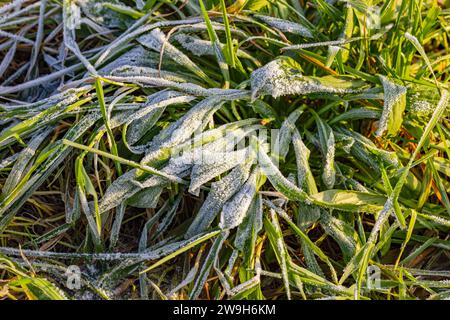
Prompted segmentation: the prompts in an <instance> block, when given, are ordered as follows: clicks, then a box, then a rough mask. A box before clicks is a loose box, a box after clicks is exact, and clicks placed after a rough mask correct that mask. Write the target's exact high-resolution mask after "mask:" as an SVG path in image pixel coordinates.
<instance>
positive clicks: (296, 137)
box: [292, 130, 315, 193]
mask: <svg viewBox="0 0 450 320" xmlns="http://www.w3.org/2000/svg"><path fill="white" fill-rule="evenodd" d="M292 144H293V146H294V151H295V159H296V163H297V183H298V186H299V188H300V189H301V190H305V191H307V192H308V193H311V192H312V190H308V184H307V183H308V182H307V181H308V175H311V169H310V167H309V162H308V161H309V155H310V154H311V151H309V149H308V148H307V147H306V146H305V143H304V142H303V140H302V138H301V136H300V133H299V132H298V130H294V134H293V136H292ZM314 191H315V190H314Z"/></svg>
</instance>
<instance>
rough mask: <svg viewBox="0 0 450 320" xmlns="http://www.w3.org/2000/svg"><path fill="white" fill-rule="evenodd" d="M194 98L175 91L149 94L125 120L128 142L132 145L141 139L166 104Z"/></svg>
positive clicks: (183, 101)
mask: <svg viewBox="0 0 450 320" xmlns="http://www.w3.org/2000/svg"><path fill="white" fill-rule="evenodd" d="M194 98H195V97H193V96H188V95H183V94H180V93H178V92H175V91H160V92H157V93H155V94H153V95H151V96H149V97H148V98H147V101H146V103H145V104H144V105H143V106H142V108H141V109H139V110H138V111H137V112H135V113H133V114H132V115H131V116H129V117H128V119H127V120H126V121H125V122H126V124H128V125H129V130H127V140H128V142H129V143H130V144H132V145H133V144H135V143H136V142H137V141H138V140H139V139H141V138H142V136H143V135H144V134H145V132H146V131H147V130H149V129H150V127H151V126H153V124H154V121H153V120H154V118H155V117H157V118H156V119H155V121H156V120H157V119H158V118H159V116H160V115H161V114H162V112H164V110H165V108H166V107H167V106H169V105H173V104H181V103H188V102H190V101H192V100H193V99H194Z"/></svg>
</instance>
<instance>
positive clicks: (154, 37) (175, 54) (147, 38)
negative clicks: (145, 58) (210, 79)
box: [137, 28, 207, 78]
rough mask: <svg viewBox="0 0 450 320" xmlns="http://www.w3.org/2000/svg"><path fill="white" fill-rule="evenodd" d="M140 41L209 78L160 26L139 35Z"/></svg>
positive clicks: (202, 76)
mask: <svg viewBox="0 0 450 320" xmlns="http://www.w3.org/2000/svg"><path fill="white" fill-rule="evenodd" d="M137 40H138V42H140V43H141V44H142V45H143V46H145V47H147V48H150V49H152V50H154V51H156V52H159V53H161V54H162V51H163V50H164V51H163V52H164V54H166V55H167V56H168V57H169V58H170V59H172V60H173V61H175V62H176V63H178V64H180V65H182V66H184V67H186V68H188V69H190V70H192V71H193V72H195V73H196V74H197V75H199V76H200V77H201V78H207V76H206V74H205V73H204V72H203V71H202V69H200V68H199V67H198V66H197V65H196V64H195V63H194V62H192V60H191V59H189V57H188V56H187V55H185V54H184V53H183V52H181V51H180V50H178V49H177V48H176V47H174V46H173V45H172V44H170V43H169V42H168V41H167V38H166V35H165V34H164V33H163V32H162V31H161V30H160V29H158V28H156V29H153V30H152V31H151V32H150V33H149V34H146V35H143V36H141V37H139V38H138V39H137Z"/></svg>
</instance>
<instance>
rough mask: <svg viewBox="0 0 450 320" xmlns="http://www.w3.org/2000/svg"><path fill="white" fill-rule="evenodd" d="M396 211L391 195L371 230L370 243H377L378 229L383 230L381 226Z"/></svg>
mask: <svg viewBox="0 0 450 320" xmlns="http://www.w3.org/2000/svg"><path fill="white" fill-rule="evenodd" d="M392 213H394V204H393V201H392V199H391V197H389V198H388V199H387V200H386V203H385V204H384V207H383V209H382V210H381V211H380V213H379V215H378V218H377V221H376V222H375V224H374V226H373V228H372V231H371V232H370V236H369V239H368V240H367V242H368V243H375V242H376V241H377V236H378V231H380V230H381V227H382V226H383V225H384V224H385V222H386V221H387V220H388V219H389V216H390V215H391V214H392Z"/></svg>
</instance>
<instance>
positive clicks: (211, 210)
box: [185, 161, 251, 238]
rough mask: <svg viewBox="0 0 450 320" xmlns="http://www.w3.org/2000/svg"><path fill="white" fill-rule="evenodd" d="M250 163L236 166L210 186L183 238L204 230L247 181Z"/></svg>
mask: <svg viewBox="0 0 450 320" xmlns="http://www.w3.org/2000/svg"><path fill="white" fill-rule="evenodd" d="M250 166H251V162H250V161H249V162H247V163H246V164H244V165H240V166H237V167H236V168H234V169H233V170H231V172H230V173H229V174H228V175H226V176H225V177H223V178H222V179H221V180H219V181H217V182H213V183H212V184H211V191H210V192H209V194H208V197H207V198H206V200H205V202H204V203H203V205H202V207H201V208H200V210H199V212H198V213H197V215H196V217H195V218H194V221H193V222H192V224H191V226H190V227H189V229H188V230H187V231H186V236H185V237H187V238H188V237H191V236H192V235H195V234H198V233H200V232H203V231H204V230H206V229H207V228H208V227H209V225H210V224H211V223H212V221H213V220H214V218H215V217H216V215H217V214H218V213H219V211H220V210H221V209H222V206H223V205H224V204H225V202H226V201H227V200H228V199H230V198H231V197H232V196H233V195H234V194H235V193H236V192H237V191H238V190H239V189H240V187H241V186H242V184H243V183H244V182H245V181H246V180H247V179H248V176H249V175H250Z"/></svg>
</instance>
